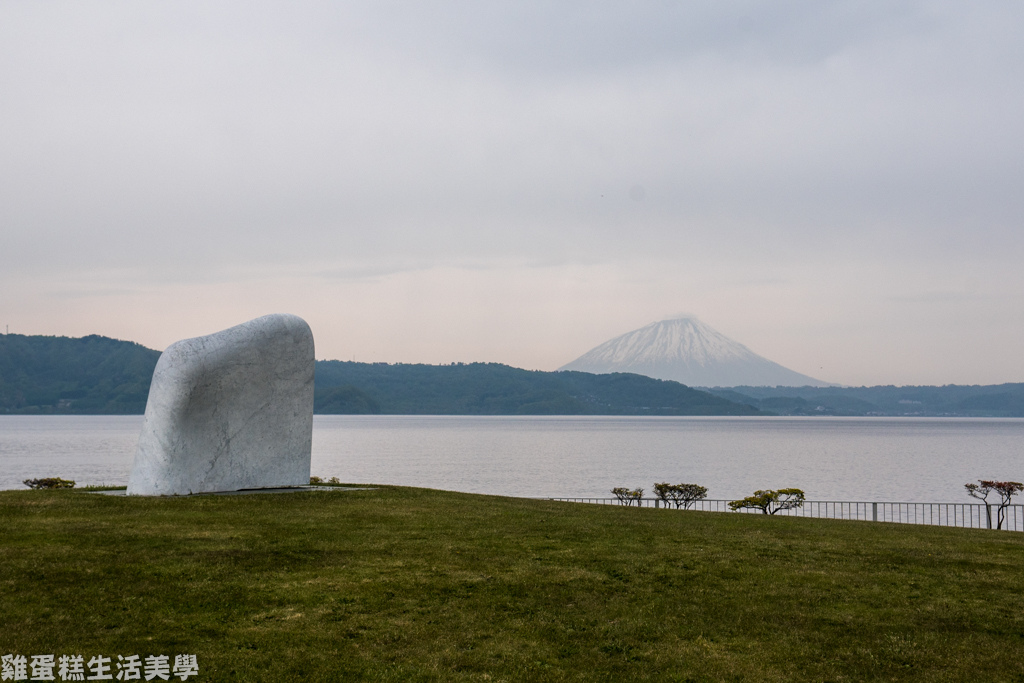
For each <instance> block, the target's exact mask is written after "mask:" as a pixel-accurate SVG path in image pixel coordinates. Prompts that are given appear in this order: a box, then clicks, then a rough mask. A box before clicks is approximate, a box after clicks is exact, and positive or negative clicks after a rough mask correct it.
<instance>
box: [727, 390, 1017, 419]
mask: <svg viewBox="0 0 1024 683" xmlns="http://www.w3.org/2000/svg"><path fill="white" fill-rule="evenodd" d="M710 391H711V393H713V394H715V395H716V396H720V397H721V398H726V399H729V400H730V401H738V402H740V403H746V404H748V405H751V406H754V407H756V408H759V409H761V410H764V411H769V412H772V413H775V414H777V415H848V416H856V415H866V416H875V415H884V416H912V417H944V416H956V417H1024V384H997V385H988V386H985V385H969V386H964V385H955V384H950V385H946V386H941V387H929V386H916V387H915V386H909V387H895V386H877V387H733V388H731V389H717V388H716V389H711V390H710Z"/></svg>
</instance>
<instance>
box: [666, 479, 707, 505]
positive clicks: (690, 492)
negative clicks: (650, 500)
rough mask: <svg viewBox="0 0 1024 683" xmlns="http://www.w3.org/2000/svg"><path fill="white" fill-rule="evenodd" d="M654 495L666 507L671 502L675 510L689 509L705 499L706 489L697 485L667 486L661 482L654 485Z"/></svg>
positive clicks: (667, 484)
mask: <svg viewBox="0 0 1024 683" xmlns="http://www.w3.org/2000/svg"><path fill="white" fill-rule="evenodd" d="M654 494H655V495H656V496H658V499H659V500H661V501H662V502H664V503H665V505H666V507H667V506H668V504H669V503H670V502H671V503H673V504H674V505H675V506H676V509H679V508H683V509H684V510H688V509H690V506H692V505H693V504H694V503H696V502H697V501H698V500H703V499H704V498H707V495H708V489H707V487H706V486H700V485H698V484H669V483H668V482H662V483H660V484H655V485H654Z"/></svg>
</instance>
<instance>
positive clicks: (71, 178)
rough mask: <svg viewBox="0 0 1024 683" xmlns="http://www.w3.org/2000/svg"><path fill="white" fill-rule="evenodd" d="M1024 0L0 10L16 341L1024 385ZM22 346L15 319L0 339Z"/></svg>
mask: <svg viewBox="0 0 1024 683" xmlns="http://www.w3.org/2000/svg"><path fill="white" fill-rule="evenodd" d="M1022 35H1024V4H1021V3H1010V2H984V1H982V2H970V3H966V2H938V1H929V2H897V1H893V0H878V1H872V0H860V1H858V2H829V1H827V0H813V1H812V0H808V1H806V2H796V1H791V2H786V1H784V0H773V1H772V2H727V1H726V2H708V3H680V2H674V1H673V2H668V1H666V2H636V1H634V2H628V3H627V2H620V3H611V2H601V1H600V0H588V1H587V2H573V1H568V0H563V1H561V2H544V3H540V2H529V1H524V2H517V3H481V2H470V1H465V2H455V1H452V2H443V1H438V2H416V3H409V2H402V3H397V2H386V1H381V0H375V1H374V2H362V3H361V2H301V1H300V2H296V1H294V0H289V1H288V2H283V1H282V2H275V3H271V2H252V1H251V0H246V1H245V2H208V1H205V0H204V1H203V2H187V1H182V0H175V1H173V2H138V1H137V0H131V1H130V2H129V1H125V2H87V3H84V2H49V1H45V0H42V1H37V2H25V1H22V0H17V1H15V0H0V326H2V325H9V326H10V331H11V332H12V333H13V332H17V333H23V334H60V335H69V336H81V335H85V334H103V335H108V336H113V337H117V338H121V339H130V340H133V341H138V342H140V343H143V344H146V345H147V346H150V347H153V348H158V349H162V348H164V347H165V346H167V345H168V344H170V343H171V342H173V341H175V340H177V339H180V338H184V337H190V336H195V335H200V334H208V333H210V332H214V331H217V330H220V329H223V328H225V327H229V326H231V325H234V324H237V323H240V322H243V321H245V320H247V319H250V318H253V317H256V316H258V315H263V314H265V313H271V312H289V313H295V314H298V315H301V316H303V317H304V318H306V320H307V321H309V323H310V325H311V326H312V328H313V332H314V335H315V337H316V343H317V357H318V358H342V359H353V358H354V359H355V360H360V361H391V362H397V361H403V362H427V363H448V362H452V361H497V362H503V363H508V364H511V365H516V366H519V367H525V368H531V369H542V370H553V369H555V368H557V367H558V366H560V365H562V364H564V363H567V362H568V361H570V360H572V359H574V358H576V357H577V356H579V355H581V354H583V353H584V352H586V351H587V350H589V349H590V348H592V347H593V346H596V345H597V344H599V343H601V342H603V341H605V340H607V339H609V338H611V337H613V336H617V335H619V334H622V333H624V332H627V331H629V330H632V329H635V328H637V327H641V326H643V325H645V324H647V323H650V322H653V321H656V320H661V319H665V318H670V317H675V316H678V315H679V314H681V313H689V314H695V315H697V316H699V317H700V318H701V319H702V320H704V322H706V323H708V324H709V325H711V326H712V327H715V328H716V329H718V330H719V331H721V332H723V333H724V334H726V335H728V336H730V337H732V338H734V339H736V340H737V341H739V342H741V343H744V344H746V345H747V346H748V347H750V348H751V349H752V350H753V351H755V352H757V353H760V354H761V355H764V356H766V357H768V358H770V359H772V360H775V361H777V362H779V363H782V364H783V365H786V366H788V367H790V368H792V369H794V370H797V371H799V372H802V373H805V374H809V375H812V376H815V377H819V378H821V379H824V380H827V381H832V382H839V383H843V384H853V385H860V384H947V383H961V384H964V383H971V384H974V383H982V384H987V383H999V382H1008V381H1016V382H1020V381H1024V353H1022V346H1024V344H1022V341H1024V267H1022V264H1024V221H1022V219H1024V40H1022V39H1021V36H1022ZM0 331H2V330H0Z"/></svg>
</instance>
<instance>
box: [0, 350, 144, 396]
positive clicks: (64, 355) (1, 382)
mask: <svg viewBox="0 0 1024 683" xmlns="http://www.w3.org/2000/svg"><path fill="white" fill-rule="evenodd" d="M159 357H160V352H159V351H154V350H152V349H147V348H146V347H145V346H141V345H139V344H135V343H133V342H126V341H119V340H117V339H110V338H108V337H100V336H97V335H91V336H88V337H82V338H72V337H41V336H25V335H21V334H5V335H0V413H23V414H33V413H81V414H121V415H130V414H136V413H142V412H143V411H144V410H145V408H146V397H147V396H148V394H149V382H150V379H152V377H153V368H154V366H156V359H157V358H159Z"/></svg>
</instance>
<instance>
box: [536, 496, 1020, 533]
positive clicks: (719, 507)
mask: <svg viewBox="0 0 1024 683" xmlns="http://www.w3.org/2000/svg"><path fill="white" fill-rule="evenodd" d="M547 500H557V501H564V502H569V503H592V504H597V505H621V506H623V507H627V504H626V503H625V502H623V501H620V500H619V499H618V498H548V499H547ZM629 506H632V507H648V508H657V507H667V508H669V509H675V506H674V505H673V504H672V503H671V502H668V503H666V502H665V501H662V500H661V499H659V498H641V499H639V500H633V501H629ZM998 508H999V506H998V505H996V504H993V503H989V504H987V505H986V504H985V503H896V502H870V501H841V500H807V501H804V504H803V505H802V506H801V507H798V508H793V509H791V510H780V511H779V512H777V513H776V514H777V515H786V516H788V517H814V518H819V519H854V520H860V521H864V522H895V523H897V524H930V525H934V526H955V527H964V528H968V529H995V528H996V527H997V526H998V519H997V516H998ZM679 509H680V510H682V509H683V508H679ZM689 509H690V510H698V511H702V512H733V510H730V508H729V501H728V500H717V499H708V498H705V499H704V500H698V501H696V502H695V503H693V504H692V505H691V506H690V508H689ZM736 512H741V513H746V514H757V515H759V514H762V513H761V511H760V510H758V509H750V508H745V509H741V510H736ZM1003 514H1004V519H1003V523H1002V528H1003V529H1004V530H1006V531H1024V505H1010V506H1008V507H1007V508H1006V509H1005V510H1004V511H1003Z"/></svg>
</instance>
